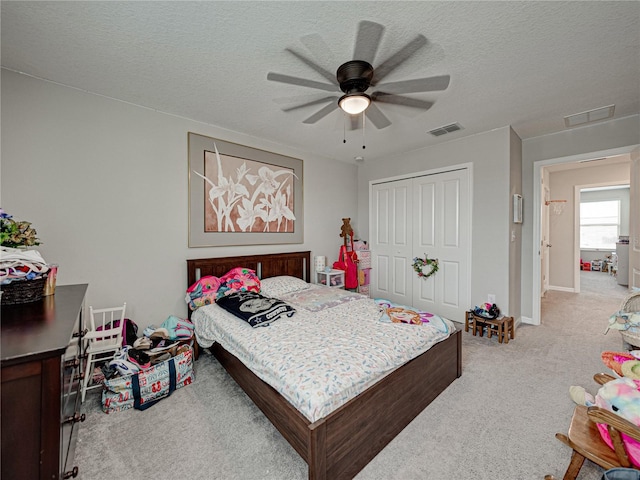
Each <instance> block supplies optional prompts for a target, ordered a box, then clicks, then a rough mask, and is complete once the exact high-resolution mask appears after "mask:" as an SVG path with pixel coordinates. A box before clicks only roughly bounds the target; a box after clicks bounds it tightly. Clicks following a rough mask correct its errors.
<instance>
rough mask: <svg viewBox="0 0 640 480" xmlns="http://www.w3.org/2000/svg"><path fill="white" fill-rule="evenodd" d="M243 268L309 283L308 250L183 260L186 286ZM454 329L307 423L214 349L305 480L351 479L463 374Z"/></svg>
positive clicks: (230, 357)
mask: <svg viewBox="0 0 640 480" xmlns="http://www.w3.org/2000/svg"><path fill="white" fill-rule="evenodd" d="M238 266H242V267H247V268H251V269H253V270H255V271H256V272H258V275H259V276H260V278H268V277H273V276H277V275H291V276H295V277H298V278H302V279H303V280H306V281H309V278H310V273H311V272H310V252H295V253H276V254H266V255H248V256H237V257H224V258H206V259H193V260H187V272H188V285H191V284H192V283H194V282H196V281H197V280H198V279H199V278H200V277H202V276H205V275H215V276H222V275H224V274H225V273H226V272H227V271H229V270H231V269H232V268H234V267H238ZM461 347H462V335H461V331H460V330H458V331H456V332H455V333H454V334H452V335H451V336H450V337H449V338H447V339H446V340H444V341H442V342H440V343H438V344H436V345H434V346H433V347H432V348H431V349H429V350H427V351H426V352H425V353H423V354H422V355H420V356H419V357H416V358H414V359H413V360H411V361H410V362H408V363H406V364H405V365H403V366H402V367H400V368H398V369H397V370H395V371H394V372H392V373H391V374H389V375H387V376H386V377H385V378H383V379H382V380H380V381H379V382H378V383H376V384H374V385H372V386H371V387H370V388H368V389H367V390H365V391H364V392H363V393H361V394H360V395H358V396H357V397H355V398H353V399H352V400H350V401H349V402H347V403H346V404H344V405H343V406H342V407H340V408H338V409H337V410H335V411H334V412H332V413H331V414H329V415H327V416H326V417H324V418H322V419H320V420H318V421H316V422H313V423H311V422H310V421H309V420H307V418H305V417H304V416H303V415H302V414H301V413H300V412H298V411H297V410H296V409H295V408H294V407H293V406H292V405H291V404H290V403H289V402H288V401H287V400H286V399H285V398H284V397H282V396H281V395H280V394H279V393H278V392H277V391H276V390H275V389H273V388H272V387H271V386H269V385H268V384H267V383H265V382H263V381H262V380H261V379H259V378H258V377H257V376H255V375H254V374H253V373H252V372H251V371H250V370H249V369H248V368H247V367H245V366H244V364H243V363H242V362H240V361H239V360H238V359H237V358H236V357H234V356H233V355H231V354H230V353H229V352H227V351H226V350H224V348H222V347H221V346H220V345H219V344H217V343H216V344H214V345H213V346H212V347H211V349H210V350H211V352H212V353H213V355H214V356H215V357H216V358H217V359H218V361H219V362H220V364H221V365H222V366H223V367H224V368H225V369H226V370H227V372H228V373H229V374H230V375H231V376H232V377H233V379H234V380H235V381H236V382H237V383H238V385H240V387H241V388H242V389H243V390H244V391H245V393H246V394H247V395H249V397H250V398H251V399H252V400H253V402H254V403H255V404H256V405H257V406H258V408H260V410H262V412H263V413H264V414H265V415H266V416H267V418H268V419H269V420H270V421H271V423H273V425H274V426H275V427H276V428H277V429H278V430H279V431H280V433H281V434H282V436H284V438H285V439H286V440H287V441H288V442H289V443H290V444H291V446H292V447H293V448H294V449H295V450H296V451H297V452H298V453H299V454H300V456H301V457H302V458H303V459H304V460H305V461H306V462H307V465H308V466H309V479H310V480H334V479H335V480H337V479H350V478H353V477H354V476H355V475H356V474H357V473H358V472H359V471H360V470H362V469H363V468H364V467H365V465H367V464H368V463H369V462H370V461H371V460H372V459H373V458H374V457H375V456H376V455H377V454H378V453H379V452H380V451H381V450H382V449H383V448H384V447H385V446H386V445H387V444H388V443H389V442H390V441H391V440H392V439H393V438H394V437H395V436H396V435H398V433H400V432H401V431H402V430H403V429H404V427H406V426H407V425H408V424H409V423H410V422H411V421H412V420H413V419H414V418H415V417H416V416H417V415H418V414H420V412H422V410H424V409H425V408H426V407H427V405H429V404H430V403H431V402H432V401H433V400H434V399H435V398H436V397H437V396H438V395H439V394H440V393H442V392H443V391H444V390H445V389H446V388H447V387H448V386H449V384H451V383H452V382H453V381H454V380H455V379H456V378H458V377H459V376H460V375H461V374H462V367H461V363H462V348H461Z"/></svg>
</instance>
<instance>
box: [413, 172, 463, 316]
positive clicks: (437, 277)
mask: <svg viewBox="0 0 640 480" xmlns="http://www.w3.org/2000/svg"><path fill="white" fill-rule="evenodd" d="M413 198H414V200H413V204H414V213H413V217H414V229H413V252H412V257H422V258H424V256H425V255H427V256H428V257H429V258H437V259H438V264H439V269H438V272H437V273H435V274H434V275H432V276H430V277H428V278H426V279H425V278H419V277H418V276H417V275H415V274H414V278H415V280H414V282H413V285H414V288H413V306H414V307H416V308H418V309H420V310H426V311H429V312H433V313H437V314H439V315H443V316H445V317H447V318H450V319H451V320H456V321H459V322H462V321H464V315H465V311H466V310H467V309H468V308H469V301H470V300H469V298H470V295H469V275H470V271H469V247H470V243H469V242H470V239H469V236H470V235H469V233H470V232H469V223H470V222H469V181H468V173H467V170H458V171H453V172H445V173H440V174H437V175H429V176H425V177H419V178H416V179H414V180H413Z"/></svg>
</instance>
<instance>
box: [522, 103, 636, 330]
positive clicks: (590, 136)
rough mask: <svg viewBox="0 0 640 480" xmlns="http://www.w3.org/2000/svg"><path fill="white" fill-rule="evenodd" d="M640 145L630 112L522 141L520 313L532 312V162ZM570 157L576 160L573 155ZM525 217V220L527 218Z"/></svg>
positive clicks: (634, 118)
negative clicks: (624, 115)
mask: <svg viewBox="0 0 640 480" xmlns="http://www.w3.org/2000/svg"><path fill="white" fill-rule="evenodd" d="M638 144H640V116H638V115H632V116H629V117H625V118H620V119H616V120H611V121H608V122H600V123H594V124H592V125H588V126H584V127H579V128H573V129H570V130H567V131H564V132H559V133H555V134H552V135H544V136H541V137H535V138H529V139H526V140H523V141H522V189H523V197H524V199H525V201H524V218H525V222H524V223H523V225H522V316H523V317H529V318H531V317H532V315H533V298H532V294H531V292H532V291H533V278H534V273H533V253H534V252H533V230H534V229H533V223H532V221H531V220H532V219H533V218H534V215H533V208H534V206H533V201H532V199H533V180H534V171H533V169H534V163H535V162H538V161H547V160H554V159H558V161H562V159H565V158H572V159H573V157H578V156H584V157H585V159H586V158H587V157H588V156H589V155H590V154H592V153H593V154H595V155H594V156H593V157H591V158H597V153H598V152H604V151H608V150H616V149H625V148H627V147H631V146H633V145H638ZM574 160H577V158H575V159H574ZM527 219H528V220H527Z"/></svg>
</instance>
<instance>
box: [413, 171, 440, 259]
mask: <svg viewBox="0 0 640 480" xmlns="http://www.w3.org/2000/svg"><path fill="white" fill-rule="evenodd" d="M416 188H417V192H416V193H417V194H418V197H417V198H416V205H417V206H418V212H420V213H419V215H416V216H415V217H414V219H413V220H414V221H415V222H417V224H418V230H417V232H418V238H417V241H418V245H417V246H418V247H419V248H422V249H428V248H432V247H433V246H435V243H436V225H435V222H436V211H435V207H436V184H435V183H434V182H427V183H419V184H418V185H417V187H416ZM414 250H415V249H414Z"/></svg>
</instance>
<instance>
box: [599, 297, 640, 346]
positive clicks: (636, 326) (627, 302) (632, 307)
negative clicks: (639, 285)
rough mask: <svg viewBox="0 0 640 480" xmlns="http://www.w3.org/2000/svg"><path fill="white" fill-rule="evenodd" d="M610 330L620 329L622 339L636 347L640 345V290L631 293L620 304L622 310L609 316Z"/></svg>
mask: <svg viewBox="0 0 640 480" xmlns="http://www.w3.org/2000/svg"><path fill="white" fill-rule="evenodd" d="M609 330H618V331H620V335H622V339H623V340H624V341H625V342H627V343H628V344H630V345H633V346H634V347H640V291H636V292H633V293H631V294H629V295H628V296H627V297H626V298H625V299H624V300H623V301H622V304H621V305H620V310H618V311H617V312H616V313H614V314H613V315H611V317H609V325H608V326H607V329H606V330H605V332H604V333H607V332H608V331H609Z"/></svg>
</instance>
